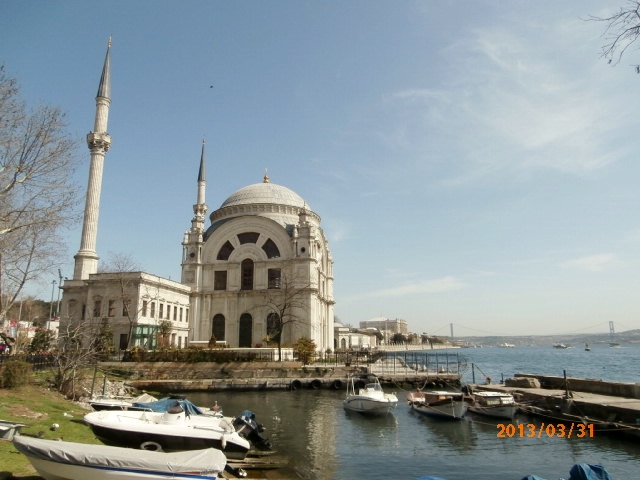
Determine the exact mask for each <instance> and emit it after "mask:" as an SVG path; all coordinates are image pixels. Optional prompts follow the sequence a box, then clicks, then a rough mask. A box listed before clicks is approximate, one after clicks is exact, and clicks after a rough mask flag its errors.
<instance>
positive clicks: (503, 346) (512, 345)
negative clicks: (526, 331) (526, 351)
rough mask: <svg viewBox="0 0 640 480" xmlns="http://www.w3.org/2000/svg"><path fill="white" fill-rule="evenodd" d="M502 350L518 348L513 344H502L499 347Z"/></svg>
mask: <svg viewBox="0 0 640 480" xmlns="http://www.w3.org/2000/svg"><path fill="white" fill-rule="evenodd" d="M498 346H499V347H501V348H516V346H515V345H514V344H513V343H507V342H505V343H501V344H500V345H498Z"/></svg>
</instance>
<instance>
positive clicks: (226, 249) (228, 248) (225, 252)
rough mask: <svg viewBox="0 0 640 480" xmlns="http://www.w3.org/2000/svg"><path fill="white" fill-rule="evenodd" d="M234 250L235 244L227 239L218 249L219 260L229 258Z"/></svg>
mask: <svg viewBox="0 0 640 480" xmlns="http://www.w3.org/2000/svg"><path fill="white" fill-rule="evenodd" d="M233 250H234V248H233V245H231V242H230V241H229V240H227V241H226V242H225V243H224V245H222V247H220V250H219V251H218V257H217V260H229V257H230V256H231V254H232V253H233Z"/></svg>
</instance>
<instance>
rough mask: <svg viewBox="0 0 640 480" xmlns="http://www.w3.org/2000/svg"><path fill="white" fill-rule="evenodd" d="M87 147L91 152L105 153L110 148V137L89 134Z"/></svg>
mask: <svg viewBox="0 0 640 480" xmlns="http://www.w3.org/2000/svg"><path fill="white" fill-rule="evenodd" d="M87 145H88V146H89V148H90V149H91V150H93V149H100V150H104V151H105V152H106V151H107V150H109V147H110V146H111V135H109V134H108V133H101V132H89V133H88V134H87Z"/></svg>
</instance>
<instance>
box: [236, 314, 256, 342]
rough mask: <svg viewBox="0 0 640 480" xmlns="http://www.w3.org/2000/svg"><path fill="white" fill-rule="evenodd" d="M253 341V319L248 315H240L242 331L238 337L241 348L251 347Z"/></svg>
mask: <svg viewBox="0 0 640 480" xmlns="http://www.w3.org/2000/svg"><path fill="white" fill-rule="evenodd" d="M252 339H253V319H252V318H251V315H249V314H248V313H243V314H242V315H240V331H239V335H238V346H239V347H251V340H252Z"/></svg>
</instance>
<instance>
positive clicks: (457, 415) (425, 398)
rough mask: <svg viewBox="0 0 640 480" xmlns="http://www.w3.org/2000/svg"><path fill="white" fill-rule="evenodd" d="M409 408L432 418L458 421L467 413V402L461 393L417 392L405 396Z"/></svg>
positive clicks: (441, 391) (442, 391)
mask: <svg viewBox="0 0 640 480" xmlns="http://www.w3.org/2000/svg"><path fill="white" fill-rule="evenodd" d="M407 401H408V402H409V406H410V407H411V408H412V409H413V410H415V411H416V412H418V413H422V414H424V415H429V416H432V417H439V418H448V419H453V420H460V419H462V418H463V417H464V415H465V414H466V413H467V408H468V402H467V401H466V399H465V397H464V394H463V393H462V392H447V391H444V390H430V391H421V390H419V391H417V392H410V393H409V394H407Z"/></svg>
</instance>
